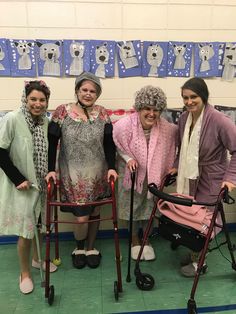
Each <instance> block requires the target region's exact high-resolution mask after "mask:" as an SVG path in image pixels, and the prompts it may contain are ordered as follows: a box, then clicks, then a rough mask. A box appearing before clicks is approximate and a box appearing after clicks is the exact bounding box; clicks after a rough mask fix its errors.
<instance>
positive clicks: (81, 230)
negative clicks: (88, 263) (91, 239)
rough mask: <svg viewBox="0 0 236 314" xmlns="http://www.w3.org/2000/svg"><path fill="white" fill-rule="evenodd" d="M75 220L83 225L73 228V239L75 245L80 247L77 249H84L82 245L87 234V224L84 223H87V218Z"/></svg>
mask: <svg viewBox="0 0 236 314" xmlns="http://www.w3.org/2000/svg"><path fill="white" fill-rule="evenodd" d="M76 220H77V221H78V222H83V223H81V224H78V225H75V226H74V237H75V240H76V242H77V245H79V246H81V247H78V249H84V247H82V246H84V245H83V244H84V241H85V239H86V238H87V234H88V223H86V222H88V220H89V216H82V217H77V218H76ZM82 242H83V243H82Z"/></svg>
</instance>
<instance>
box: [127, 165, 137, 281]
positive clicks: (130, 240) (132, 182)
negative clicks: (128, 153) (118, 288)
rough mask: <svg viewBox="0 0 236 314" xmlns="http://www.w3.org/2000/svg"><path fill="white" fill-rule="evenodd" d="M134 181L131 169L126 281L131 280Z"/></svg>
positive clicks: (133, 173) (133, 172)
mask: <svg viewBox="0 0 236 314" xmlns="http://www.w3.org/2000/svg"><path fill="white" fill-rule="evenodd" d="M134 183H135V171H132V172H131V193H130V216H129V248H128V249H129V251H128V271H127V277H126V282H130V281H131V276H130V264H131V244H132V230H133V206H134Z"/></svg>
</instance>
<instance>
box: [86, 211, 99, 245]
mask: <svg viewBox="0 0 236 314" xmlns="http://www.w3.org/2000/svg"><path fill="white" fill-rule="evenodd" d="M99 218H100V207H96V208H95V209H94V211H93V213H92V215H91V216H90V220H93V219H99ZM99 225H100V221H94V222H91V223H89V226H88V238H87V250H88V251H90V250H93V249H94V243H95V240H96V237H97V232H98V229H99Z"/></svg>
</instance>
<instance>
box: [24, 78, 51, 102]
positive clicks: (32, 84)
mask: <svg viewBox="0 0 236 314" xmlns="http://www.w3.org/2000/svg"><path fill="white" fill-rule="evenodd" d="M33 90H37V91H39V92H42V93H43V94H44V96H45V97H46V99H47V101H48V100H49V97H50V89H49V88H48V86H47V85H46V83H45V82H44V81H29V82H26V83H25V97H27V96H29V94H30V93H31V92H32V91H33Z"/></svg>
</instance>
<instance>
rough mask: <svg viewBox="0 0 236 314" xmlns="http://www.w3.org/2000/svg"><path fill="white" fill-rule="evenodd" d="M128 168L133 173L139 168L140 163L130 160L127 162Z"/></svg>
mask: <svg viewBox="0 0 236 314" xmlns="http://www.w3.org/2000/svg"><path fill="white" fill-rule="evenodd" d="M127 167H128V168H129V170H130V171H131V172H133V171H135V170H136V169H137V168H138V163H137V161H136V160H134V159H129V160H128V162H127Z"/></svg>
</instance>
